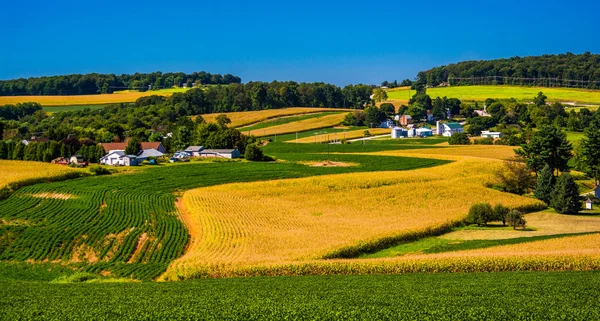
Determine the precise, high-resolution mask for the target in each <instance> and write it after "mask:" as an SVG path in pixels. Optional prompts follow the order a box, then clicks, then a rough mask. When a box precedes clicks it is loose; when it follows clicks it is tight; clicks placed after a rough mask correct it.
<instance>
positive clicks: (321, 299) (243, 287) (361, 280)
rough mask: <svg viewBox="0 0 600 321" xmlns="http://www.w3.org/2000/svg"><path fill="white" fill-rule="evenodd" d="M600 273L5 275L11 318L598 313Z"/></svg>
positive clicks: (546, 316) (2, 291) (1, 287)
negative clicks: (49, 279)
mask: <svg viewBox="0 0 600 321" xmlns="http://www.w3.org/2000/svg"><path fill="white" fill-rule="evenodd" d="M598 297H600V273H599V272H535V273H527V272H520V273H515V272H499V273H470V274H462V273H457V274H445V273H444V274H409V275H365V276H325V277H271V278H246V279H216V280H198V281H184V282H174V283H110V284H101V283H100V284H98V283H96V284H94V283H89V284H81V283H76V284H51V283H40V282H15V281H11V280H6V279H5V280H2V281H0V311H2V316H1V317H0V318H2V319H4V320H31V319H35V320H597V319H599V318H600V305H599V304H598V302H597V301H598Z"/></svg>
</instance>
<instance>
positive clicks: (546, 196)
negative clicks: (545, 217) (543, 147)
mask: <svg viewBox="0 0 600 321" xmlns="http://www.w3.org/2000/svg"><path fill="white" fill-rule="evenodd" d="M555 182H556V179H555V178H554V175H553V174H552V168H550V166H549V165H548V164H546V166H544V168H543V169H542V170H541V171H540V174H539V175H538V179H537V185H536V187H535V192H534V195H535V197H536V198H537V199H539V200H541V201H544V203H546V204H549V203H550V197H551V196H552V191H553V190H554V184H555Z"/></svg>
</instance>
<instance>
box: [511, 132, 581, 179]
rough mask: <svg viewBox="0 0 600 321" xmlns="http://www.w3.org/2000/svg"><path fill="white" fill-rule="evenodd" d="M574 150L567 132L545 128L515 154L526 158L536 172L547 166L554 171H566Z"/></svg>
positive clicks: (528, 164)
mask: <svg viewBox="0 0 600 321" xmlns="http://www.w3.org/2000/svg"><path fill="white" fill-rule="evenodd" d="M572 150H573V146H572V145H571V143H570V142H569V141H568V140H567V135H566V134H565V132H563V131H562V130H560V129H559V128H556V127H554V126H543V127H542V128H541V129H540V131H539V132H537V133H536V134H535V135H534V136H533V138H532V139H531V141H529V143H528V144H526V145H522V146H521V148H519V149H517V150H516V151H515V153H516V154H517V155H518V156H521V157H523V158H525V160H526V161H527V166H529V168H531V170H533V171H535V172H537V171H539V170H540V169H542V168H543V167H544V166H545V165H546V164H548V165H549V166H550V168H552V170H560V171H566V170H568V169H569V165H568V162H569V159H570V158H571V157H572V156H573V154H572Z"/></svg>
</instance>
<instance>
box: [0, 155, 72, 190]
mask: <svg viewBox="0 0 600 321" xmlns="http://www.w3.org/2000/svg"><path fill="white" fill-rule="evenodd" d="M81 172H82V171H81V170H77V169H73V168H70V167H68V166H64V165H56V164H49V163H40V162H26V161H9V160H0V173H2V175H1V176H0V189H2V188H4V187H6V186H9V185H11V184H15V183H20V182H25V181H29V180H44V179H48V180H52V179H53V178H58V177H61V176H68V175H73V174H75V175H78V174H80V173H81Z"/></svg>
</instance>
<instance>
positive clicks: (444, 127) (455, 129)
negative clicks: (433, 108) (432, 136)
mask: <svg viewBox="0 0 600 321" xmlns="http://www.w3.org/2000/svg"><path fill="white" fill-rule="evenodd" d="M436 131H437V134H438V135H440V136H444V137H450V136H452V134H454V133H464V132H465V129H464V128H463V127H462V126H461V124H459V123H455V122H452V123H443V124H442V123H441V122H440V121H438V122H437V125H436Z"/></svg>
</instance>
